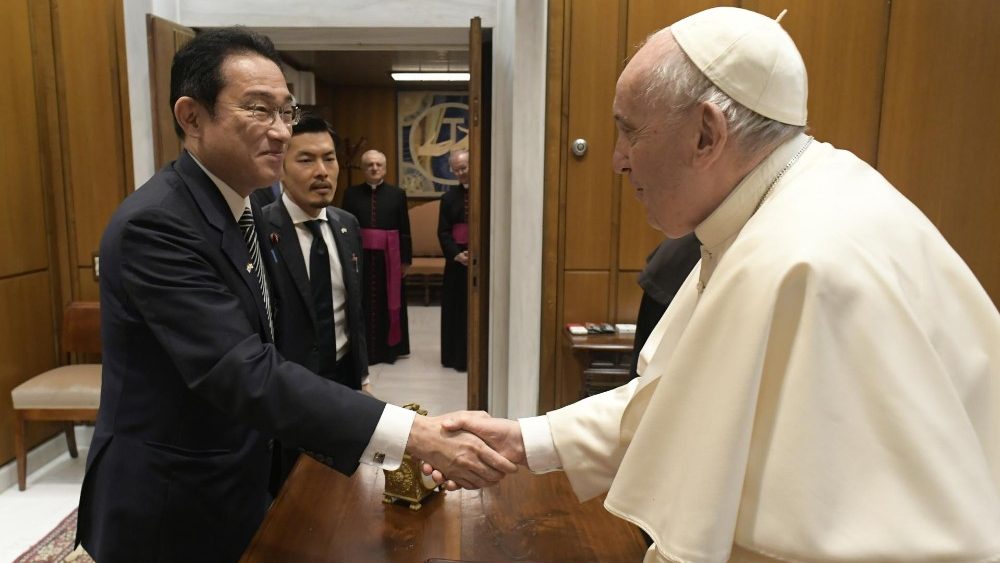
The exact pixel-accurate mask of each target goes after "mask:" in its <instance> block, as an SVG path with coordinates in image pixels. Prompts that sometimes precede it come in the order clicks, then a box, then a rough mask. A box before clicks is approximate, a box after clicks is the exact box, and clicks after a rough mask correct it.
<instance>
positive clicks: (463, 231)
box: [451, 223, 469, 246]
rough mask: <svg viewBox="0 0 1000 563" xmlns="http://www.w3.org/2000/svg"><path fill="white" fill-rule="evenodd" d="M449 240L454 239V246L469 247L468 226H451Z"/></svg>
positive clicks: (461, 224) (458, 224) (466, 224)
mask: <svg viewBox="0 0 1000 563" xmlns="http://www.w3.org/2000/svg"><path fill="white" fill-rule="evenodd" d="M451 238H453V239H455V244H464V245H466V246H468V245H469V224H468V223H455V224H454V225H452V226H451Z"/></svg>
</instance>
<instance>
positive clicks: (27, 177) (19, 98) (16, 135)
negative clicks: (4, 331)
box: [0, 0, 49, 278]
mask: <svg viewBox="0 0 1000 563" xmlns="http://www.w3.org/2000/svg"><path fill="white" fill-rule="evenodd" d="M28 23H29V14H28V4H27V2H26V0H17V1H13V2H8V3H7V4H6V8H5V10H4V17H3V21H2V23H0V52H2V53H3V54H4V55H3V57H0V76H4V77H5V78H4V79H3V80H0V129H2V130H3V132H4V136H5V138H6V139H5V141H4V142H3V143H0V170H3V171H4V172H3V174H4V176H5V178H4V182H3V183H2V184H0V186H2V187H0V198H2V200H3V202H4V204H3V205H0V256H2V257H3V260H0V278H3V277H6V276H10V275H14V274H19V273H23V272H29V271H37V270H41V269H44V268H46V267H47V266H48V258H49V254H48V246H47V239H46V236H45V215H44V209H45V207H44V201H43V190H42V180H41V172H42V167H41V162H40V159H39V144H38V141H39V135H38V121H37V120H36V119H35V100H36V92H35V87H34V75H33V70H32V58H31V36H30V26H29V25H28Z"/></svg>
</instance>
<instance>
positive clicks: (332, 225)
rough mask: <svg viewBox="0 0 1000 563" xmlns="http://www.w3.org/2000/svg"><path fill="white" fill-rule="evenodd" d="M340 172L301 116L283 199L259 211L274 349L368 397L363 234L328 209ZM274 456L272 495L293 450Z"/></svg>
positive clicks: (330, 137)
mask: <svg viewBox="0 0 1000 563" xmlns="http://www.w3.org/2000/svg"><path fill="white" fill-rule="evenodd" d="M339 171H340V166H339V164H338V162H337V149H336V145H335V141H334V133H333V130H332V129H331V128H330V126H329V124H327V123H326V122H325V121H323V119H321V118H319V117H315V116H303V118H302V119H301V120H300V121H299V122H298V123H297V124H296V125H295V126H294V127H293V128H292V139H291V141H290V142H289V144H288V149H287V150H286V151H285V163H284V175H283V176H282V182H281V183H282V188H283V189H282V190H281V192H282V195H281V197H279V198H278V200H277V201H275V202H274V203H272V204H270V205H268V206H267V207H265V208H264V210H263V211H264V217H265V219H266V221H265V223H264V234H265V235H267V238H268V239H269V240H270V242H271V244H272V247H273V249H274V252H273V253H272V254H271V256H270V257H269V258H270V259H271V260H272V262H273V267H272V268H271V272H272V274H273V275H272V276H271V280H272V281H273V282H274V285H273V289H274V292H273V295H274V296H275V300H276V301H277V307H276V309H277V314H276V315H275V322H274V324H275V343H276V345H277V347H278V352H280V353H281V355H282V356H284V357H285V359H288V360H291V361H293V362H296V363H299V364H302V365H303V366H305V367H307V368H309V369H310V370H311V371H313V372H315V373H317V374H319V375H320V376H322V377H325V378H327V379H331V380H333V381H336V382H337V383H340V384H342V385H346V386H347V387H350V388H352V389H356V390H360V389H362V387H365V389H366V390H367V384H368V352H367V350H366V349H365V330H364V329H365V323H364V314H363V313H362V310H361V268H360V263H359V261H360V259H361V229H360V227H359V226H358V220H357V219H355V218H354V216H353V215H351V214H350V213H348V212H346V211H344V210H342V209H337V208H336V207H331V204H332V203H333V196H334V193H335V192H336V190H337V175H338V173H339ZM257 193H260V192H259V191H258V192H257ZM317 233H318V234H319V236H318V237H317ZM274 454H275V455H274V468H273V469H272V482H271V492H272V493H273V494H277V491H278V489H280V488H281V485H282V484H283V483H284V482H285V480H286V479H287V478H288V474H289V472H290V471H291V470H292V467H293V466H294V465H295V460H296V459H298V456H299V450H298V448H292V447H287V446H282V447H281V448H275V450H274Z"/></svg>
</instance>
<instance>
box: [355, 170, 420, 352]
mask: <svg viewBox="0 0 1000 563" xmlns="http://www.w3.org/2000/svg"><path fill="white" fill-rule="evenodd" d="M361 162H362V166H363V168H364V172H365V183H362V184H358V185H356V186H351V187H349V188H347V191H346V192H345V193H344V201H343V208H344V210H345V211H347V212H349V213H351V214H352V215H354V216H355V217H356V218H357V219H358V223H359V224H360V225H361V240H362V244H363V246H364V259H363V260H362V263H363V268H364V270H363V272H362V283H363V291H362V295H363V304H364V311H365V326H366V331H367V332H366V335H365V336H366V342H367V344H368V363H369V364H379V363H394V362H395V361H396V358H398V357H399V356H405V355H407V354H409V353H410V335H409V328H408V323H407V317H406V291H405V287H404V282H403V275H405V269H406V267H407V266H409V264H410V262H411V261H412V246H411V242H410V216H409V213H408V210H407V205H406V192H404V191H403V190H402V189H400V188H399V187H397V186H394V185H392V184H389V183H386V182H385V181H383V179H384V177H385V155H384V154H382V153H380V152H378V151H367V152H366V153H365V154H363V155H362V157H361ZM397 256H398V258H397ZM397 260H398V261H397Z"/></svg>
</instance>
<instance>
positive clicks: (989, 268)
mask: <svg viewBox="0 0 1000 563" xmlns="http://www.w3.org/2000/svg"><path fill="white" fill-rule="evenodd" d="M998 90H1000V2H996V1H994V0H963V1H962V2H938V1H935V0H909V1H907V2H894V3H893V4H892V15H891V21H890V25H889V47H888V55H887V60H886V75H885V94H884V98H883V104H882V125H881V135H880V141H879V151H878V164H879V166H878V168H879V170H880V171H881V172H882V173H883V174H884V175H885V176H886V178H888V179H889V181H890V182H892V183H893V185H895V186H896V187H897V188H898V189H899V190H900V191H901V192H903V193H904V194H905V195H906V196H907V197H908V198H910V199H911V200H912V201H913V202H914V203H915V204H916V205H917V206H918V207H920V208H921V209H922V210H923V212H924V213H926V214H927V215H928V217H930V219H931V220H932V221H934V223H935V224H936V225H937V227H938V228H939V229H940V230H941V232H942V233H943V234H944V236H945V238H947V239H948V241H949V242H950V243H951V244H952V246H954V247H955V249H956V250H957V251H958V253H959V254H960V255H961V256H962V258H963V259H964V260H965V261H966V262H967V263H968V264H969V266H970V267H971V268H972V271H973V272H975V274H976V276H977V277H978V278H979V281H980V282H982V284H983V285H984V286H985V287H986V290H987V291H988V292H989V293H990V296H991V297H992V299H993V302H994V303H1000V259H998V256H997V249H1000V230H998V229H997V221H998V219H1000V159H998V158H997V154H998V152H1000V106H998V105H997V104H996V103H995V102H994V101H993V99H992V93H994V92H996V91H998Z"/></svg>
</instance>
